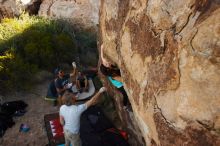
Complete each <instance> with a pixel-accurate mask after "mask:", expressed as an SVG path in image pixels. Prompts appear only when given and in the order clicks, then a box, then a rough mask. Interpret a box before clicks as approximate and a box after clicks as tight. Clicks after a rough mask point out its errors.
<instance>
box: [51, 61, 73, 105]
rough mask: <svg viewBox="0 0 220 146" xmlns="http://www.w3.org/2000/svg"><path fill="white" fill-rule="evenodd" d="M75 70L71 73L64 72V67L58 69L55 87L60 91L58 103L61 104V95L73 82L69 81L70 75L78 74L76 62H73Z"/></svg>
mask: <svg viewBox="0 0 220 146" xmlns="http://www.w3.org/2000/svg"><path fill="white" fill-rule="evenodd" d="M72 66H73V72H72V73H70V74H64V71H63V70H62V69H59V68H58V69H56V75H57V79H56V80H55V87H56V90H57V93H58V103H59V105H61V104H62V100H61V97H62V95H63V94H64V92H65V91H66V90H68V89H70V88H71V86H72V83H69V79H70V77H73V76H76V64H75V62H73V63H72Z"/></svg>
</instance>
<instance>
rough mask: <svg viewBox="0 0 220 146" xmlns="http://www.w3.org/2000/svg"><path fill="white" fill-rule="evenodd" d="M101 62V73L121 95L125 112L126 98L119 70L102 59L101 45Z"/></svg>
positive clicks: (126, 106)
mask: <svg viewBox="0 0 220 146" xmlns="http://www.w3.org/2000/svg"><path fill="white" fill-rule="evenodd" d="M101 61H102V64H101V65H100V71H101V73H102V74H103V75H105V76H107V77H108V79H109V81H110V82H111V83H112V85H113V86H115V87H116V88H117V89H118V90H119V91H120V92H121V94H122V95H123V105H124V107H123V108H124V109H125V110H127V109H128V96H127V93H126V91H125V89H124V87H123V81H122V78H121V73H120V70H119V69H118V68H117V67H116V66H115V65H113V64H112V63H110V62H109V61H107V59H106V58H104V55H103V45H101Z"/></svg>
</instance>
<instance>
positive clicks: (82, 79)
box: [76, 72, 89, 93]
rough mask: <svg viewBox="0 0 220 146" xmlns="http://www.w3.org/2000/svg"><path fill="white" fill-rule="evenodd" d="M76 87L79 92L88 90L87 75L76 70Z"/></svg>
mask: <svg viewBox="0 0 220 146" xmlns="http://www.w3.org/2000/svg"><path fill="white" fill-rule="evenodd" d="M76 88H77V89H78V91H79V92H80V93H81V92H83V91H85V92H88V90H89V82H88V80H87V77H86V76H85V75H84V74H83V73H82V72H78V75H77V78H76Z"/></svg>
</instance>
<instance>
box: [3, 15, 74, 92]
mask: <svg viewBox="0 0 220 146" xmlns="http://www.w3.org/2000/svg"><path fill="white" fill-rule="evenodd" d="M68 27H71V26H67V24H64V23H60V22H59V21H55V20H49V19H45V18H40V17H37V16H29V15H27V14H22V15H21V16H20V17H19V18H14V19H7V18H6V19H3V20H2V23H1V24H0V91H2V92H3V91H4V90H3V89H7V90H10V89H12V88H13V89H27V88H28V87H29V85H30V84H31V78H32V77H33V75H34V74H35V73H37V72H38V71H39V70H42V69H43V70H52V69H53V68H55V67H56V66H58V65H59V64H63V63H67V62H68V63H70V62H71V61H72V60H73V58H74V57H75V56H76V53H77V52H78V50H77V48H76V41H75V40H74V38H73V37H72V34H71V32H69V31H68V29H67V28H68Z"/></svg>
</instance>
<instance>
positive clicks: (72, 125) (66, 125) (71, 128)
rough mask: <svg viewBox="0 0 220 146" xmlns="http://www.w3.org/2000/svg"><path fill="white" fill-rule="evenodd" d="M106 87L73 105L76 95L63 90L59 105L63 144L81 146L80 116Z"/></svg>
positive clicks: (94, 102)
mask: <svg viewBox="0 0 220 146" xmlns="http://www.w3.org/2000/svg"><path fill="white" fill-rule="evenodd" d="M105 91H106V88H105V87H102V88H100V89H99V91H98V92H97V93H96V94H95V95H94V96H93V97H92V98H91V99H90V100H89V101H87V102H86V103H84V104H80V105H75V103H76V97H75V95H74V94H73V93H71V92H68V91H65V93H64V94H63V96H62V99H63V101H64V105H62V106H61V107H60V111H59V115H60V123H61V125H63V129H64V137H65V146H70V143H71V144H72V146H81V140H80V135H79V129H80V116H81V114H82V113H83V112H84V111H85V110H86V109H87V108H88V107H90V106H92V105H94V104H96V102H97V101H98V99H99V97H100V95H101V93H103V92H105Z"/></svg>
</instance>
